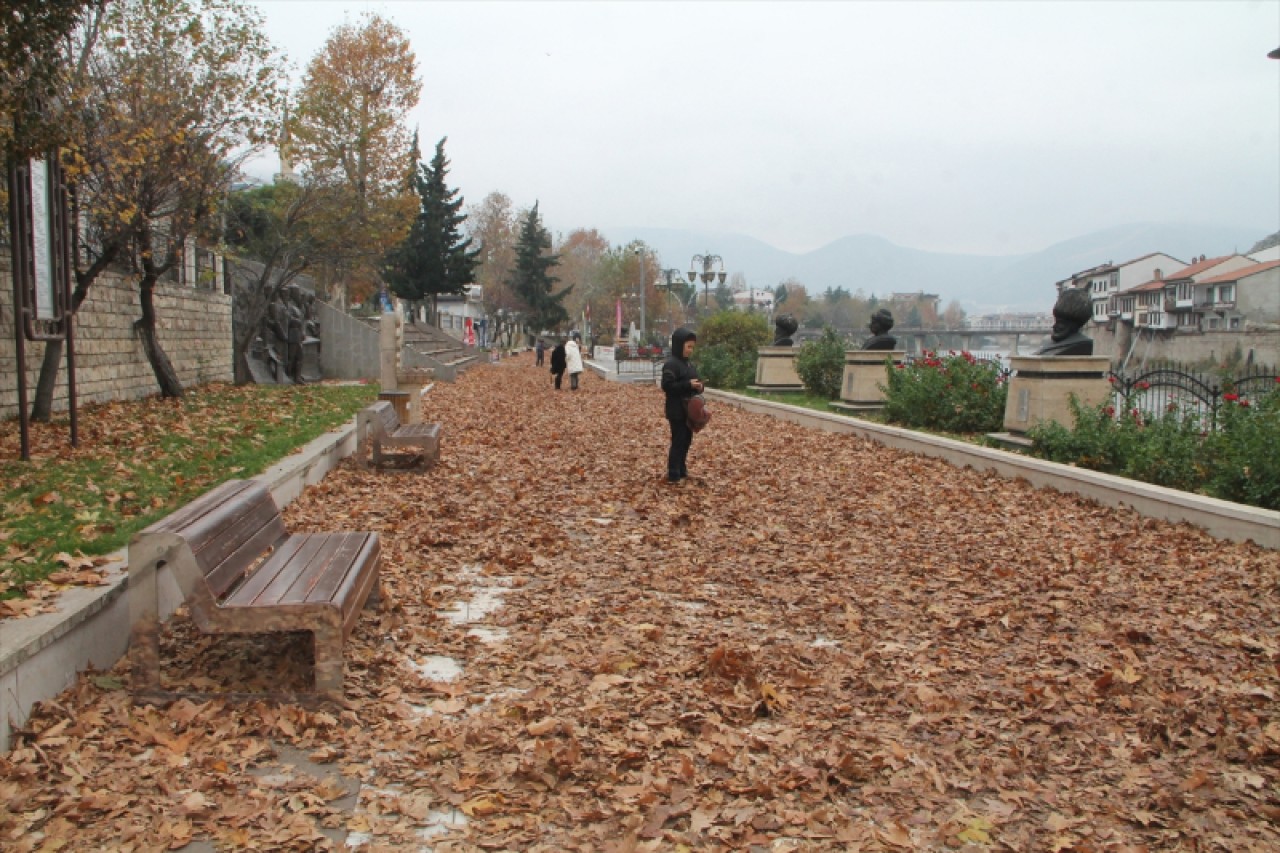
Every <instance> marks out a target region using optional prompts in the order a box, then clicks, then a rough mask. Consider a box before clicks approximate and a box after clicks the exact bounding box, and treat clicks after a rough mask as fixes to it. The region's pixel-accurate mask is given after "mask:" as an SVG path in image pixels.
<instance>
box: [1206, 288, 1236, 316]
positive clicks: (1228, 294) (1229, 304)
mask: <svg viewBox="0 0 1280 853" xmlns="http://www.w3.org/2000/svg"><path fill="white" fill-rule="evenodd" d="M1209 292H1210V297H1211V299H1212V305H1211V306H1209V307H1211V308H1212V309H1213V310H1214V311H1229V310H1231V309H1233V308H1235V307H1236V288H1235V285H1231V284H1223V285H1219V286H1218V287H1213V288H1210V291H1209Z"/></svg>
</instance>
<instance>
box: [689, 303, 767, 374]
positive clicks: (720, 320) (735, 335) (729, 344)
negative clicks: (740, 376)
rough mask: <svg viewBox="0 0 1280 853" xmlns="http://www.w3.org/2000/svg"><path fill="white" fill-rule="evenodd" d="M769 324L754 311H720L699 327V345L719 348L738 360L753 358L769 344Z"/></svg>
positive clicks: (699, 347)
mask: <svg viewBox="0 0 1280 853" xmlns="http://www.w3.org/2000/svg"><path fill="white" fill-rule="evenodd" d="M769 341H770V335H769V322H768V321H767V320H766V319H765V316H764V315H763V314H758V313H756V312H753V311H719V312H717V313H715V314H712V315H711V316H710V317H708V318H706V319H705V320H703V321H702V322H701V323H699V324H698V346H697V348H696V349H695V350H694V351H695V352H696V351H697V350H698V349H702V348H703V347H720V348H722V349H724V350H726V351H728V352H729V353H731V354H732V355H734V356H736V357H741V356H748V355H749V356H751V359H752V362H753V363H754V361H755V357H756V350H757V349H759V348H760V347H762V346H764V345H765V344H767V343H769Z"/></svg>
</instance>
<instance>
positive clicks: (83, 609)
mask: <svg viewBox="0 0 1280 853" xmlns="http://www.w3.org/2000/svg"><path fill="white" fill-rule="evenodd" d="M355 451H356V422H355V419H354V418H352V420H351V421H350V422H349V423H347V424H345V425H344V426H342V427H339V428H338V429H335V430H330V431H329V432H327V433H325V434H324V435H322V436H320V437H319V438H316V439H315V440H313V441H311V442H310V443H308V444H307V445H306V446H304V447H303V448H301V449H300V450H298V451H297V452H295V453H293V454H291V455H289V456H287V457H285V458H284V459H282V460H281V461H280V462H278V463H276V464H275V465H273V466H271V467H270V468H268V469H267V470H266V471H263V472H262V473H261V474H259V475H258V476H257V477H255V478H254V479H257V480H261V481H262V482H264V483H266V484H267V487H268V488H269V489H270V490H271V495H272V497H274V498H275V501H276V504H277V505H278V506H280V507H281V508H282V509H283V508H284V507H286V506H288V505H289V504H290V503H292V502H293V500H294V498H296V497H297V496H298V495H300V494H301V493H302V490H303V489H305V488H306V487H307V486H309V485H312V484H314V483H318V482H320V481H321V480H322V479H324V476H325V475H326V474H328V473H329V472H330V471H331V470H333V468H334V467H335V466H336V465H337V464H338V462H340V461H341V460H342V459H343V458H344V457H346V456H350V455H351V454H352V453H354V452H355ZM110 558H111V562H110V563H109V564H108V565H107V566H106V569H107V574H106V583H105V584H104V585H102V586H96V587H72V588H70V589H68V590H67V591H66V592H64V593H63V594H62V595H61V596H60V597H59V599H58V609H57V611H56V612H53V613H42V614H40V615H38V616H32V617H30V618H27V619H7V620H4V621H0V752H4V751H7V750H8V749H9V735H10V732H11V730H12V728H20V727H22V726H23V725H25V724H26V721H27V717H28V716H29V715H30V713H31V708H32V706H34V705H35V703H37V702H43V701H47V700H49V699H52V698H53V697H55V696H57V695H58V694H59V693H61V692H62V691H63V690H65V689H67V688H68V687H70V686H71V685H72V684H73V683H75V679H76V674H77V673H79V672H81V671H83V670H85V669H87V668H89V667H91V666H92V667H93V668H94V669H100V670H105V669H109V668H110V667H112V666H114V665H115V663H116V661H118V660H119V659H120V658H121V657H123V656H124V654H125V652H127V651H128V648H129V627H130V626H129V601H128V596H126V595H125V592H126V589H127V587H128V580H129V565H128V560H127V553H126V552H125V551H117V552H116V553H114V554H111V555H110ZM168 615H169V614H167V613H165V614H162V617H167V616H168Z"/></svg>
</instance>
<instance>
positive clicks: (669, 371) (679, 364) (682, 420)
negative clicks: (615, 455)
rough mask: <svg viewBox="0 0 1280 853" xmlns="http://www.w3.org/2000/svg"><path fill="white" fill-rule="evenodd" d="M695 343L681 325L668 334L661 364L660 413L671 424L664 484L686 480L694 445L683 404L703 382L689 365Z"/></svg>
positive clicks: (695, 369)
mask: <svg viewBox="0 0 1280 853" xmlns="http://www.w3.org/2000/svg"><path fill="white" fill-rule="evenodd" d="M697 340H698V336H697V335H695V334H694V333H693V332H692V331H690V330H689V329H686V328H684V327H683V326H682V327H680V328H679V329H676V330H675V331H674V332H672V334H671V355H670V356H668V358H667V360H666V361H665V362H663V364H662V393H663V394H665V395H666V401H665V403H664V405H663V414H664V415H666V418H667V422H668V423H670V424H671V449H670V450H669V451H667V482H668V483H679V482H680V481H681V480H684V479H687V478H688V476H689V469H688V467H687V463H686V460H687V459H688V457H689V447H690V445H692V444H693V430H692V429H690V427H689V423H688V419H687V417H686V415H685V402H686V401H688V400H689V398H690V397H692V396H693V395H695V394H701V393H702V387H703V386H702V380H701V379H699V378H698V370H697V368H695V367H694V366H693V365H692V364H691V363H690V362H689V357H690V356H691V355H693V347H694V343H695V342H696V341H697Z"/></svg>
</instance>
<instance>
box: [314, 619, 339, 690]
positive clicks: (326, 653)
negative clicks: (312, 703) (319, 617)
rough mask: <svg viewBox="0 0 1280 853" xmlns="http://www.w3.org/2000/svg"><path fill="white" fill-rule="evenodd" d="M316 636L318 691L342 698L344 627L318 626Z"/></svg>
mask: <svg viewBox="0 0 1280 853" xmlns="http://www.w3.org/2000/svg"><path fill="white" fill-rule="evenodd" d="M313 636H314V638H315V679H316V692H317V693H320V694H323V695H326V696H330V697H333V698H335V699H341V698H342V628H341V627H337V626H333V627H325V628H317V629H316V630H315V632H314V634H313Z"/></svg>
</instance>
